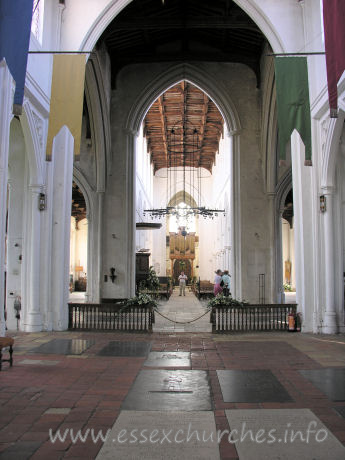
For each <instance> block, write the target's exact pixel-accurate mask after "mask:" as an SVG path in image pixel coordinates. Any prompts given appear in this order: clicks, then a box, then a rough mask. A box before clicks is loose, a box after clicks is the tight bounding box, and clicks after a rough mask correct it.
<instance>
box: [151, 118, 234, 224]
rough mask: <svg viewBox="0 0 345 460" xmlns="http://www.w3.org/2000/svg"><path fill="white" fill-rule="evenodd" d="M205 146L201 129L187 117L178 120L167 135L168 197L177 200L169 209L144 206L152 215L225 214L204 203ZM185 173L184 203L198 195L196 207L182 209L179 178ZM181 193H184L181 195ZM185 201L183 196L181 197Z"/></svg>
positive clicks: (186, 216)
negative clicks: (203, 204) (202, 198)
mask: <svg viewBox="0 0 345 460" xmlns="http://www.w3.org/2000/svg"><path fill="white" fill-rule="evenodd" d="M200 160H201V147H200V145H199V132H198V130H197V129H196V128H195V127H194V126H193V125H192V123H190V122H189V123H187V122H186V117H184V119H183V121H182V122H181V123H177V124H176V125H175V126H174V127H173V128H171V129H170V131H169V132H168V135H167V161H166V165H167V182H166V195H167V200H168V199H169V196H170V197H173V198H174V200H175V202H173V203H171V200H170V202H168V203H169V204H168V205H167V206H166V207H165V208H153V209H144V215H145V213H147V214H148V215H149V216H150V217H151V218H162V217H164V216H176V217H177V218H181V217H182V218H188V217H189V216H194V217H195V216H202V217H203V218H205V219H206V218H210V219H214V217H217V216H218V214H224V216H225V210H224V209H211V208H207V207H205V206H201V179H202V174H201V161H200ZM181 175H182V192H181V193H182V202H184V203H186V202H187V201H189V200H188V199H186V197H187V195H189V197H190V199H192V198H193V197H195V195H197V200H194V202H197V204H196V206H195V205H194V206H187V207H184V208H181V207H179V206H178V202H177V193H178V192H179V190H178V180H179V179H180V178H181ZM180 196H181V195H180ZM179 202H181V199H179Z"/></svg>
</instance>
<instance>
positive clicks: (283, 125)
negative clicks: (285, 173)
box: [275, 57, 312, 166]
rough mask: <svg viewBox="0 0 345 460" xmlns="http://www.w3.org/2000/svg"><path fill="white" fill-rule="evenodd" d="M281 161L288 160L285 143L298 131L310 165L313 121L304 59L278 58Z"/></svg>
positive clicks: (277, 87) (277, 77)
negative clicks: (286, 158)
mask: <svg viewBox="0 0 345 460" xmlns="http://www.w3.org/2000/svg"><path fill="white" fill-rule="evenodd" d="M275 75H276V89H277V110H278V138H279V158H280V161H284V160H285V152H286V144H287V142H288V141H289V139H290V137H291V134H292V132H293V130H294V129H296V130H297V131H298V132H299V134H300V136H301V139H302V140H303V142H304V145H305V162H304V164H305V165H306V166H311V164H312V162H311V121H310V103H309V85H308V66H307V59H306V58H305V57H276V58H275Z"/></svg>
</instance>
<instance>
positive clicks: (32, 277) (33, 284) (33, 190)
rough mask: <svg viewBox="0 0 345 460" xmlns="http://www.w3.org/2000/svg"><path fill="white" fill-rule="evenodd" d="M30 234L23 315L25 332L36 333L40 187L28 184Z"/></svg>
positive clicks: (39, 326) (38, 322)
mask: <svg viewBox="0 0 345 460" xmlns="http://www.w3.org/2000/svg"><path fill="white" fill-rule="evenodd" d="M29 190H30V200H29V206H30V211H29V215H30V223H31V226H30V233H29V238H28V244H29V248H30V249H29V251H28V252H27V253H28V254H29V257H30V260H29V261H28V262H29V265H28V266H29V270H30V272H29V292H28V299H27V308H26V315H25V323H24V330H25V331H26V332H37V331H41V330H42V315H41V309H40V233H41V215H40V211H39V209H38V204H39V196H40V193H41V192H42V186H41V185H37V184H30V185H29Z"/></svg>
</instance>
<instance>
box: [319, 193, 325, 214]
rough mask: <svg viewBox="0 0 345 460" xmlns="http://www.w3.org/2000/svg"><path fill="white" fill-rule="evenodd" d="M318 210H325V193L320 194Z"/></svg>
mask: <svg viewBox="0 0 345 460" xmlns="http://www.w3.org/2000/svg"><path fill="white" fill-rule="evenodd" d="M320 211H321V212H326V197H325V195H320Z"/></svg>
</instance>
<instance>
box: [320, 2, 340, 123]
mask: <svg viewBox="0 0 345 460" xmlns="http://www.w3.org/2000/svg"><path fill="white" fill-rule="evenodd" d="M323 23H324V29H325V49H326V65H327V80H328V97H329V107H330V112H331V113H330V115H331V117H332V118H336V117H337V116H338V90H337V83H338V81H339V79H340V77H341V76H342V74H343V72H344V70H345V0H323Z"/></svg>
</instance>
